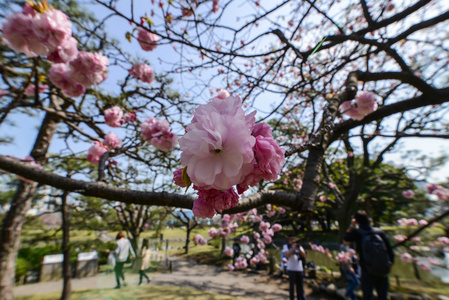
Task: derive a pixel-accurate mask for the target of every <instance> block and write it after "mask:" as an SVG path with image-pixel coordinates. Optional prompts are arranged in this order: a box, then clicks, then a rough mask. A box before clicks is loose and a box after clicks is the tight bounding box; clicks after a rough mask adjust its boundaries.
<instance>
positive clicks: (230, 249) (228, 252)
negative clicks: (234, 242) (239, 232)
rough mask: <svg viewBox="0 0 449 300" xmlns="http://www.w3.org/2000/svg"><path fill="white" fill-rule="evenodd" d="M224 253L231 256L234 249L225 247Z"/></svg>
mask: <svg viewBox="0 0 449 300" xmlns="http://www.w3.org/2000/svg"><path fill="white" fill-rule="evenodd" d="M224 254H225V255H226V256H229V257H232V255H234V250H232V248H230V247H226V248H225V250H224Z"/></svg>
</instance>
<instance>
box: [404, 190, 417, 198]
mask: <svg viewBox="0 0 449 300" xmlns="http://www.w3.org/2000/svg"><path fill="white" fill-rule="evenodd" d="M402 196H404V198H407V199H411V198H413V197H414V196H415V192H414V191H412V190H406V191H403V192H402Z"/></svg>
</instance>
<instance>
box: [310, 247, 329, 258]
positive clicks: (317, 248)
mask: <svg viewBox="0 0 449 300" xmlns="http://www.w3.org/2000/svg"><path fill="white" fill-rule="evenodd" d="M310 249H312V251H317V252H320V253H322V254H324V255H327V257H329V258H333V257H332V253H330V251H329V249H327V248H324V247H323V246H322V245H316V244H311V245H310Z"/></svg>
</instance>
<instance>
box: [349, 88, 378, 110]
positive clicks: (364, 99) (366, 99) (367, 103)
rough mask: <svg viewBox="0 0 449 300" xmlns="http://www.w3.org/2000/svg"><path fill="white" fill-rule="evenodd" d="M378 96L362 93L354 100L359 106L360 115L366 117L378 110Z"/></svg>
mask: <svg viewBox="0 0 449 300" xmlns="http://www.w3.org/2000/svg"><path fill="white" fill-rule="evenodd" d="M376 97H377V96H376V94H374V93H371V92H365V91H360V92H358V93H357V95H356V96H355V98H354V101H355V103H356V105H357V111H358V113H360V114H362V115H364V116H366V115H368V114H370V113H372V112H373V111H376V110H377V107H378V104H377V99H376Z"/></svg>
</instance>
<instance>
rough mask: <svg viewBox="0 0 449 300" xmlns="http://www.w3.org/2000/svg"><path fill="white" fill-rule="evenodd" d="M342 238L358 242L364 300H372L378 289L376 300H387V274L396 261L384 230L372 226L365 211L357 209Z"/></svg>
mask: <svg viewBox="0 0 449 300" xmlns="http://www.w3.org/2000/svg"><path fill="white" fill-rule="evenodd" d="M357 227H358V228H357ZM343 239H344V240H345V241H347V242H355V243H356V249H357V252H358V253H359V256H360V266H361V269H362V271H361V273H362V274H361V280H360V282H361V285H362V292H363V299H364V300H371V299H372V297H373V289H374V288H375V289H376V291H377V299H379V300H387V299H388V289H389V281H388V274H389V273H390V268H391V265H392V264H393V263H394V252H393V248H392V247H391V245H390V242H389V241H388V238H387V236H386V235H385V233H384V232H383V231H382V230H380V229H378V228H373V227H371V222H370V220H369V218H368V216H367V215H366V212H365V211H358V212H357V213H355V215H354V218H353V219H352V223H351V225H350V226H349V228H348V230H347V231H346V233H345V235H344V237H343Z"/></svg>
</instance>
